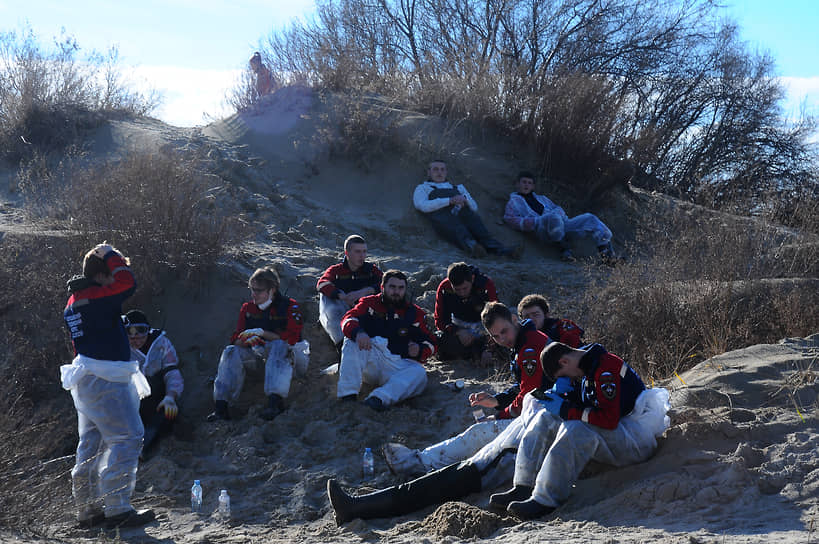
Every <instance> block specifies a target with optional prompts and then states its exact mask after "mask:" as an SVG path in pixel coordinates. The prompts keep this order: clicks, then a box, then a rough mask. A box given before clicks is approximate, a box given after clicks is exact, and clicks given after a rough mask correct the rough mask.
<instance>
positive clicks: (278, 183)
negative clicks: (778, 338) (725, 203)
mask: <svg viewBox="0 0 819 544" xmlns="http://www.w3.org/2000/svg"><path fill="white" fill-rule="evenodd" d="M324 106H326V104H324V105H323V103H322V102H321V101H320V100H319V99H318V98H317V97H315V96H313V95H312V94H311V93H310V92H309V91H308V90H306V89H299V88H295V89H287V90H285V91H284V92H283V93H279V94H277V95H275V96H273V97H270V101H269V102H268V103H266V104H265V105H264V107H263V108H259V109H257V110H256V111H253V112H248V113H245V114H241V115H236V116H233V117H231V118H229V119H226V120H224V121H221V122H219V123H215V124H213V125H211V126H209V127H206V128H205V129H204V130H183V129H174V128H173V127H167V126H165V125H162V124H161V123H158V122H153V121H150V120H146V121H140V122H137V123H134V122H124V121H120V122H114V123H111V124H110V125H109V126H108V127H106V128H105V129H104V130H103V131H100V133H99V134H98V135H97V138H96V139H95V140H94V143H93V149H94V151H95V152H96V153H98V154H100V155H102V154H117V153H123V152H127V150H125V149H124V148H123V146H125V145H128V143H129V142H130V144H132V145H133V144H135V145H139V146H140V147H146V146H152V145H153V146H160V145H172V146H174V147H177V148H191V149H194V148H195V149H199V150H200V151H201V150H202V149H205V150H207V155H208V157H209V159H210V160H212V161H213V164H214V166H215V168H216V169H217V170H218V171H219V172H220V176H221V177H222V178H223V179H225V180H227V182H226V183H224V184H223V185H222V186H220V187H214V194H217V195H220V197H222V198H234V199H237V200H238V201H239V202H240V203H241V207H242V209H243V210H244V212H245V217H244V219H245V220H246V221H247V222H248V223H249V224H252V225H257V226H261V230H260V231H259V232H260V234H259V235H258V236H257V237H256V238H255V239H253V240H251V241H249V242H248V243H246V244H244V245H243V246H242V247H239V248H235V251H234V252H233V255H232V258H231V260H230V262H229V263H226V264H224V265H222V266H220V267H219V269H218V271H217V272H216V273H215V274H214V275H213V277H211V278H209V280H208V288H207V289H206V292H205V295H204V296H198V297H193V296H192V295H191V294H190V293H187V292H185V291H184V290H183V289H177V288H169V289H168V291H167V294H166V295H164V296H163V297H161V298H160V299H157V300H156V301H155V303H154V304H153V307H151V308H147V310H148V311H149V312H150V313H151V315H153V316H159V317H158V318H156V320H157V321H160V322H162V323H164V325H165V328H166V329H167V331H168V334H169V337H170V338H171V340H172V341H173V342H174V344H175V345H176V347H177V349H178V351H179V353H180V355H181V358H182V364H183V368H182V371H183V374H184V375H185V379H186V392H185V395H184V397H183V405H182V412H183V415H182V416H181V420H180V422H179V424H178V425H177V428H176V430H175V433H174V435H173V436H170V437H167V438H166V439H165V440H164V441H162V442H161V443H160V444H159V446H158V448H157V450H156V451H155V453H154V454H153V456H152V457H150V458H149V459H148V460H147V461H146V462H144V463H142V464H141V465H140V467H139V474H138V483H137V491H136V494H135V504H136V506H137V507H151V508H153V509H154V510H155V511H156V512H157V513H158V514H159V519H158V522H156V523H153V524H151V525H149V526H147V527H145V528H144V529H129V530H123V531H122V532H121V533H120V534H119V537H118V538H121V539H122V540H124V541H126V542H163V543H165V542H178V543H216V542H220V543H221V542H224V543H228V542H236V543H238V542H298V541H301V542H361V541H367V542H372V541H379V542H459V541H462V540H469V541H481V542H483V541H490V540H491V541H501V542H520V543H523V542H532V541H534V542H546V541H556V542H572V543H574V542H577V543H581V542H612V543H614V542H649V541H657V542H685V543H694V542H703V543H705V542H731V543H734V542H736V543H738V542H770V541H775V540H778V541H781V542H783V543H791V542H793V543H796V542H810V541H812V538H813V524H814V518H815V517H816V515H817V513H819V508H818V507H817V498H819V489H818V487H819V470H817V469H818V468H819V467H817V460H816V459H817V456H816V453H815V452H816V451H817V447H818V446H819V432H817V426H816V416H815V413H816V395H817V390H818V389H817V387H819V386H817V384H816V379H815V378H816V375H815V373H814V369H813V367H814V363H815V362H816V358H817V355H818V354H819V335H814V336H812V337H809V338H806V339H789V340H785V341H782V342H781V343H779V344H776V345H759V346H754V347H750V348H747V349H744V350H740V351H736V352H731V353H727V354H724V355H722V356H719V357H716V358H713V359H711V360H708V361H705V362H703V363H701V364H700V365H698V366H697V367H695V368H693V369H691V370H689V371H688V372H685V373H683V374H681V375H680V376H679V377H675V378H674V379H673V380H670V381H669V382H668V383H663V384H657V385H662V386H665V387H668V388H669V389H670V390H671V391H672V396H671V399H672V405H673V410H672V413H671V420H672V426H671V428H670V429H669V431H668V432H667V435H666V437H664V438H663V439H661V440H660V446H659V449H658V451H657V453H656V455H655V456H654V457H653V458H652V459H650V460H649V461H648V462H646V463H643V464H640V465H637V466H632V467H626V468H621V469H613V468H610V467H604V466H597V465H595V466H590V467H588V468H587V470H586V472H585V473H584V477H583V479H581V481H580V482H579V483H578V484H577V487H576V489H575V492H574V494H573V496H572V498H571V499H570V501H569V502H568V503H567V504H566V505H564V506H563V507H562V508H560V509H559V510H558V511H557V512H556V514H555V515H553V516H551V517H549V518H546V519H544V520H542V521H536V522H528V523H519V522H516V521H515V520H513V519H510V518H503V517H499V516H497V515H495V514H493V513H490V512H489V511H487V510H486V506H487V501H488V497H489V494H490V492H491V490H486V491H484V492H482V493H479V494H475V495H472V496H469V497H466V498H465V499H464V500H463V502H452V503H447V504H444V505H441V506H440V507H437V508H432V507H431V508H427V509H424V510H421V511H418V512H416V513H414V514H412V515H409V516H402V517H399V518H395V519H383V520H370V521H361V520H358V521H354V522H351V523H349V524H347V525H345V526H343V527H337V526H336V524H335V522H334V519H333V516H332V511H331V509H330V507H329V504H328V501H327V498H326V493H325V485H326V481H327V479H328V478H330V477H336V478H339V479H340V480H341V481H342V483H344V484H346V485H349V486H351V487H355V488H360V490H361V491H365V490H369V489H374V488H380V487H384V486H388V485H392V484H395V483H399V482H400V481H401V480H400V479H398V478H396V477H395V476H393V475H392V474H390V473H389V471H388V470H387V468H386V465H385V464H384V460H383V457H382V456H381V455H380V446H381V445H382V444H384V443H385V442H388V441H398V442H403V443H405V444H407V445H409V446H411V447H423V446H425V445H427V444H430V443H433V442H436V441H439V440H442V439H444V438H447V437H449V436H451V435H453V434H456V433H458V432H460V431H461V430H463V429H464V428H465V427H466V426H467V425H468V424H469V423H470V420H471V413H470V410H469V409H468V406H467V397H468V395H469V393H470V392H475V391H480V390H485V389H489V390H498V389H500V388H502V387H505V386H506V385H507V383H506V381H507V376H506V375H505V374H504V370H503V369H502V368H500V369H499V370H497V371H496V370H492V369H490V370H487V369H476V368H473V367H471V366H469V365H467V364H465V363H454V364H449V363H447V364H444V363H440V362H437V361H432V362H431V363H430V364H429V366H428V373H429V384H428V386H427V389H426V391H425V392H424V394H423V395H421V396H419V397H417V398H415V399H411V400H410V401H408V402H406V403H403V404H401V405H400V406H397V407H395V408H393V409H391V410H389V411H388V412H385V413H383V414H377V413H375V412H373V411H372V410H370V409H368V408H367V407H365V406H363V405H360V404H344V405H339V404H338V403H337V401H336V400H335V385H336V377H335V376H334V375H325V374H322V372H321V371H322V370H323V369H324V368H325V367H327V366H328V365H329V364H330V363H332V362H333V361H334V357H333V350H332V348H331V345H330V342H329V340H328V339H327V338H326V335H324V333H323V331H322V330H321V329H320V326H319V325H318V324H317V323H316V319H317V300H316V294H315V282H316V279H317V277H318V275H319V274H320V273H321V271H322V270H323V269H324V268H325V267H327V266H329V265H330V264H332V263H333V262H336V261H337V259H338V256H339V252H340V246H341V243H342V241H343V239H344V238H345V237H346V236H347V235H348V234H350V233H352V232H359V233H361V234H363V235H364V236H365V237H366V238H367V239H368V241H369V247H370V254H371V257H372V258H373V259H374V260H376V261H377V262H378V263H379V264H380V265H381V267H382V269H386V268H400V269H403V270H405V271H407V272H408V273H409V274H410V277H411V281H410V287H411V289H412V292H413V293H414V295H415V296H416V298H417V300H418V301H419V303H420V304H421V305H422V306H423V307H425V308H426V309H428V310H430V311H431V310H432V305H433V303H434V289H435V287H436V286H437V284H438V282H439V281H440V280H441V279H442V278H443V275H444V272H445V268H446V266H447V264H449V263H450V262H452V261H455V260H462V259H464V258H466V256H465V255H463V254H461V253H459V252H458V251H457V250H455V249H454V248H451V247H449V246H446V245H444V244H443V243H441V242H439V241H437V240H436V239H435V238H434V235H433V234H432V231H431V229H430V228H429V227H428V226H426V225H425V224H424V223H423V222H422V221H421V220H420V218H419V216H418V215H417V214H416V212H415V211H414V210H413V209H412V205H411V201H410V199H411V194H412V190H413V188H414V187H415V185H416V184H417V183H419V182H420V181H421V180H422V178H423V174H424V168H423V165H422V164H418V163H411V161H412V160H413V159H415V158H417V157H414V156H413V155H412V154H411V153H404V154H400V155H395V156H385V157H382V158H380V159H374V160H372V161H371V162H370V163H369V164H370V168H369V169H365V170H362V168H361V167H360V165H359V164H357V163H356V161H355V157H350V158H349V160H347V159H343V158H339V157H338V156H336V155H331V154H330V150H329V149H328V146H327V145H326V142H323V141H321V140H320V139H318V140H317V139H316V138H315V137H314V135H315V134H316V133H317V131H318V130H319V128H320V123H319V119H320V118H321V117H322V115H323V113H322V112H326V111H327V110H326V109H322V108H323V107H324ZM394 115H395V116H396V118H395V119H397V121H395V122H396V123H398V124H399V125H401V127H402V129H403V130H406V131H410V132H412V133H413V134H421V133H424V131H434V130H437V129H436V126H437V124H436V123H438V121H435V120H429V119H425V118H423V117H420V116H415V117H410V116H402V115H401V112H396V113H394ZM450 144H451V145H450V149H452V150H453V154H452V155H451V157H452V158H451V160H452V163H451V164H452V168H451V170H452V171H451V177H452V178H454V179H457V180H458V181H467V182H468V184H469V187H470V190H471V191H472V193H473V196H475V198H476V199H477V201H478V203H479V205H480V207H481V210H482V213H483V215H484V217H485V218H486V221H487V223H488V224H489V227H490V230H492V231H493V232H494V233H496V234H497V235H498V236H499V237H500V238H502V239H504V240H505V241H507V242H512V243H514V242H518V241H522V240H524V238H523V237H522V236H521V235H519V234H518V233H515V232H512V231H511V230H509V229H507V228H506V227H503V226H501V225H500V224H499V219H500V216H501V214H502V208H503V204H504V202H505V200H506V195H508V193H509V192H510V191H511V190H512V189H511V185H510V182H509V181H508V180H509V173H510V172H514V171H516V170H517V169H518V168H519V165H517V164H516V163H515V158H514V156H512V155H511V154H510V151H509V150H508V149H505V148H504V146H503V145H502V144H498V145H490V146H488V147H486V148H482V149H481V150H475V149H474V148H469V147H467V146H463V147H461V148H458V147H457V146H455V145H454V144H452V143H451V142H450ZM489 149H491V151H490V150H489ZM618 198H620V199H621V200H620V203H621V205H619V206H618V207H617V208H616V209H615V210H608V211H605V212H604V213H603V215H604V219H606V220H607V221H608V222H609V223H611V224H613V226H614V230H615V232H626V231H627V230H628V229H629V223H630V222H631V221H634V220H635V216H636V214H638V213H639V212H640V210H641V209H643V208H644V207H645V206H647V205H648V204H651V203H652V202H654V203H655V204H656V206H658V207H660V206H661V205H662V203H660V202H659V200H661V198H660V197H657V198H655V197H653V196H651V195H648V194H645V193H641V192H639V191H637V192H635V193H634V194H633V195H631V196H627V197H624V196H620V197H618ZM6 223H8V221H6ZM4 230H8V231H13V229H12V228H11V227H7V228H5V229H4ZM556 256H557V255H556V253H555V252H554V251H553V250H549V249H540V248H537V247H534V246H533V245H532V244H530V245H528V246H527V249H526V252H525V254H524V257H523V259H522V260H521V261H520V262H514V263H509V262H504V261H499V260H492V259H484V260H478V261H474V260H473V261H472V262H474V263H475V264H477V265H478V266H480V267H481V269H483V270H485V271H487V272H488V273H489V274H490V275H492V276H493V277H494V278H495V280H496V282H497V283H498V286H499V291H500V298H501V300H502V301H504V302H507V303H510V304H515V303H517V301H518V300H519V299H520V297H521V296H522V295H524V294H526V293H528V292H541V293H544V294H545V295H546V296H547V297H549V298H550V299H551V300H552V301H554V303H555V304H554V306H555V313H557V314H564V315H568V316H571V303H572V300H575V299H576V297H577V296H578V293H579V292H580V291H582V289H583V288H584V286H585V285H587V282H588V280H589V277H590V276H595V275H600V274H605V273H606V271H605V270H601V269H599V268H598V267H595V266H592V267H589V268H584V267H582V266H579V265H573V264H565V263H562V262H560V261H559V260H558V259H557V258H556ZM267 264H275V266H277V268H278V269H279V271H280V273H281V275H282V283H283V285H282V287H283V290H284V291H285V292H286V293H287V294H288V295H289V296H292V297H294V298H296V299H297V300H299V301H301V302H302V303H303V307H304V309H305V315H306V327H305V336H306V338H307V339H308V340H309V341H310V342H311V345H312V355H311V363H310V369H309V371H308V376H307V377H305V378H299V379H296V380H294V382H293V385H292V388H291V394H290V398H289V399H288V401H287V404H288V410H287V411H286V412H285V413H284V414H282V415H280V416H279V417H277V418H276V419H275V420H274V421H272V422H266V421H264V420H262V419H261V418H260V417H259V410H260V408H261V406H262V401H263V394H262V391H261V385H260V378H261V374H260V373H257V374H255V375H254V374H251V375H250V376H249V378H248V380H247V385H246V387H245V392H244V393H243V395H242V397H241V399H240V402H239V403H238V405H237V406H236V409H235V410H234V414H235V416H236V417H235V419H233V420H232V421H229V422H218V423H215V424H209V423H206V422H205V421H204V417H205V415H206V414H207V413H208V412H209V411H210V410H211V401H210V389H209V385H208V383H207V380H208V378H209V377H211V376H213V374H214V373H215V369H216V363H217V361H218V356H219V352H220V351H221V349H222V346H223V345H224V343H225V341H226V340H227V339H228V337H229V335H230V332H231V330H232V328H233V326H234V323H235V321H234V320H235V317H236V312H237V310H238V308H239V306H240V304H241V302H242V301H243V300H244V298H245V296H246V288H245V287H244V285H245V281H246V278H247V276H248V275H249V273H250V272H251V271H252V270H253V269H254V268H255V267H256V266H260V265H267ZM457 378H462V379H464V380H465V381H466V388H465V389H464V390H463V391H460V392H452V391H451V389H450V388H449V387H448V384H449V383H451V382H452V381H454V380H455V379H457ZM55 379H56V376H55ZM70 424H71V425H73V424H74V422H73V421H72V422H70ZM367 446H369V447H372V448H373V451H374V452H376V460H375V467H376V476H375V479H374V480H373V481H370V482H363V481H362V478H361V455H362V452H363V449H364V448H365V447H367ZM59 462H61V463H62V464H63V465H64V468H65V470H66V471H68V470H70V467H71V464H72V462H73V461H72V460H71V459H70V458H66V459H63V460H61V461H59ZM194 479H200V480H201V481H202V485H203V487H204V489H205V501H204V502H205V510H206V512H207V514H206V515H204V516H199V515H195V514H192V513H190V508H189V489H190V486H191V484H192V482H193V480H194ZM220 489H227V490H228V492H229V493H230V495H231V497H232V517H231V519H230V520H229V521H224V520H220V519H218V517H217V516H216V515H215V514H212V512H215V510H216V506H217V496H218V492H219V490H220ZM57 491H58V492H59V493H62V494H63V499H64V500H63V501H62V505H63V508H62V509H61V510H60V511H55V512H49V513H32V514H31V515H33V516H34V517H37V516H40V517H42V519H43V520H44V523H46V520H47V523H46V524H45V525H43V526H42V527H41V530H38V531H37V533H38V534H37V535H31V534H25V535H22V534H19V533H15V532H12V531H9V530H8V529H3V528H0V539H2V540H3V541H5V542H15V541H19V542H46V541H48V542H55V541H59V542H96V541H100V540H104V539H109V540H104V541H110V539H115V538H117V537H116V535H114V536H112V535H107V536H102V535H100V534H99V533H96V532H88V531H81V530H78V529H75V528H73V510H72V507H71V506H72V505H71V499H70V485H69V480H68V476H67V472H64V473H63V478H62V479H61V481H60V482H59V487H58V488H57Z"/></svg>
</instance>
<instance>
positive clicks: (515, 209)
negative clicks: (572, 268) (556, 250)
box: [503, 171, 616, 265]
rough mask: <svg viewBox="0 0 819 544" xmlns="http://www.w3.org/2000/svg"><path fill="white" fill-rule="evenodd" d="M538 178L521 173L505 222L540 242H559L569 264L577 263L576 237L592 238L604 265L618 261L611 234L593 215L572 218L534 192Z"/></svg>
mask: <svg viewBox="0 0 819 544" xmlns="http://www.w3.org/2000/svg"><path fill="white" fill-rule="evenodd" d="M534 188H535V177H534V175H533V174H532V173H531V172H526V171H523V172H520V173H519V174H518V181H517V192H514V193H511V194H510V195H509V202H507V203H506V210H505V211H504V214H503V220H504V221H506V223H508V224H509V225H510V226H512V227H513V228H515V229H517V230H520V231H523V232H534V233H535V236H536V237H537V238H538V240H540V241H542V242H545V243H550V244H552V243H557V244H558V245H559V246H560V247H561V249H562V250H563V252H562V258H563V260H565V261H573V260H574V255H573V254H572V250H571V246H570V240H571V239H572V238H573V237H580V236H591V237H592V239H594V243H595V244H596V245H597V251H598V252H599V253H600V258H601V260H602V262H603V263H604V264H609V265H612V264H614V263H615V262H616V258H615V256H614V250H613V249H612V246H611V231H610V230H609V228H608V227H607V226H606V225H605V224H604V223H603V222H602V221H600V219H599V218H598V217H597V216H596V215H594V214H591V213H582V214H580V215H577V216H575V217H572V218H569V216H568V215H566V212H565V211H563V208H561V207H560V206H558V205H557V204H555V203H554V202H552V201H551V200H549V199H548V198H546V197H545V196H543V195H539V194H537V193H535V192H534Z"/></svg>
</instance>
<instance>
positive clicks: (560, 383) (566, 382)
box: [550, 376, 574, 396]
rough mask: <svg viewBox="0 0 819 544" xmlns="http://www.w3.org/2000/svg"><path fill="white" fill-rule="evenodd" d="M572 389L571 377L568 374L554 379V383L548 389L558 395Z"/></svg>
mask: <svg viewBox="0 0 819 544" xmlns="http://www.w3.org/2000/svg"><path fill="white" fill-rule="evenodd" d="M573 390H574V386H573V385H572V379H571V378H569V377H568V376H561V377H559V378H558V379H556V380H555V384H554V385H553V386H552V388H551V389H550V391H551V392H552V393H554V394H556V395H558V396H563V395H565V394H566V393H569V392H570V391H573Z"/></svg>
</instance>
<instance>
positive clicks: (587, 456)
mask: <svg viewBox="0 0 819 544" xmlns="http://www.w3.org/2000/svg"><path fill="white" fill-rule="evenodd" d="M550 350H551V351H550ZM566 350H568V351H566ZM538 362H539V365H540V366H541V371H542V372H543V374H544V375H545V376H547V377H548V378H549V379H553V380H555V385H554V386H553V388H552V389H551V390H550V391H548V392H544V391H542V390H540V389H538V390H535V391H532V392H531V393H530V394H528V395H527V396H526V400H525V402H524V408H523V410H524V411H523V415H522V416H521V417H519V418H517V419H515V420H514V421H513V422H512V423H511V424H510V425H509V426H508V427H507V428H506V430H504V431H503V432H501V433H500V434H499V435H498V436H497V438H495V439H494V440H492V442H490V443H489V444H487V445H486V446H484V447H483V448H481V450H480V451H478V452H477V453H476V454H475V455H473V456H471V457H470V458H469V459H467V460H466V461H464V462H461V463H454V464H452V465H449V466H447V467H445V468H442V469H440V470H436V471H434V472H431V473H428V474H426V475H424V476H422V477H420V478H417V479H415V480H412V481H410V482H407V483H404V484H401V485H397V486H392V487H389V488H387V489H382V490H379V491H376V492H374V493H369V494H367V495H361V496H351V495H349V494H348V493H346V492H345V491H344V490H343V489H342V488H341V486H340V485H339V484H338V482H337V481H336V480H335V479H332V478H331V479H329V480H328V481H327V495H328V497H329V499H330V505H331V507H332V508H333V513H334V515H335V519H336V523H337V524H338V525H341V524H343V523H346V522H348V521H352V520H354V519H359V518H360V519H371V518H383V517H394V516H399V515H403V514H408V513H410V512H414V511H415V510H418V509H420V508H424V507H425V506H430V505H434V504H440V503H442V502H444V501H448V500H456V499H460V498H462V497H465V496H467V495H469V494H471V493H476V492H478V491H482V490H483V489H486V488H489V487H491V486H492V485H493V484H497V483H498V482H499V481H500V480H501V479H502V477H504V476H506V475H507V474H508V473H509V469H510V467H512V466H514V477H513V482H514V486H513V487H512V489H510V490H509V491H507V492H504V493H496V494H494V495H492V496H491V497H490V498H489V506H490V508H492V509H493V510H498V511H504V512H509V513H511V514H513V515H514V516H516V517H518V518H519V519H532V518H535V517H539V516H542V515H545V514H547V513H549V512H551V511H553V510H554V509H555V508H556V507H557V506H558V505H559V504H561V503H562V502H563V501H565V500H566V497H567V496H568V493H569V491H570V489H571V486H572V484H573V483H574V482H575V481H576V480H577V477H578V476H579V474H580V472H581V470H582V469H583V468H584V467H585V465H586V462H588V461H589V460H592V459H594V460H597V461H601V462H604V463H609V464H613V465H615V466H624V465H627V464H632V463H638V462H641V461H644V460H646V459H648V457H650V456H651V455H652V453H653V452H654V450H655V449H656V447H657V437H658V436H661V435H662V434H663V433H664V432H665V430H666V429H667V428H668V426H669V419H668V416H667V415H666V414H667V412H668V410H669V409H670V405H669V403H668V391H667V390H665V389H661V388H655V389H648V390H646V389H645V387H644V386H643V382H642V380H641V379H640V376H639V375H638V374H637V373H636V372H635V371H634V370H633V369H631V367H629V366H628V365H627V364H626V363H625V362H623V360H622V359H620V358H619V357H617V356H615V355H611V354H609V353H608V352H606V350H605V349H604V348H603V347H602V346H600V345H599V344H594V345H592V346H590V347H589V348H587V349H585V350H574V349H573V348H570V347H569V346H566V345H565V344H561V343H559V342H555V343H553V344H551V345H550V346H549V347H547V348H546V349H545V350H544V351H543V352H542V353H541V355H540V357H539V361H538ZM513 459H514V463H513V462H512V460H513ZM541 461H542V463H541Z"/></svg>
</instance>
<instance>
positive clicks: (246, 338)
mask: <svg viewBox="0 0 819 544" xmlns="http://www.w3.org/2000/svg"><path fill="white" fill-rule="evenodd" d="M263 334H264V329H245V330H243V331H242V332H240V333H239V340H241V341H242V342H244V343H246V344H247V345H248V346H255V345H256V344H251V343H250V339H251V338H254V337H255V338H259V339H261V340H262V343H264V339H263V338H262V335H263Z"/></svg>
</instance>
